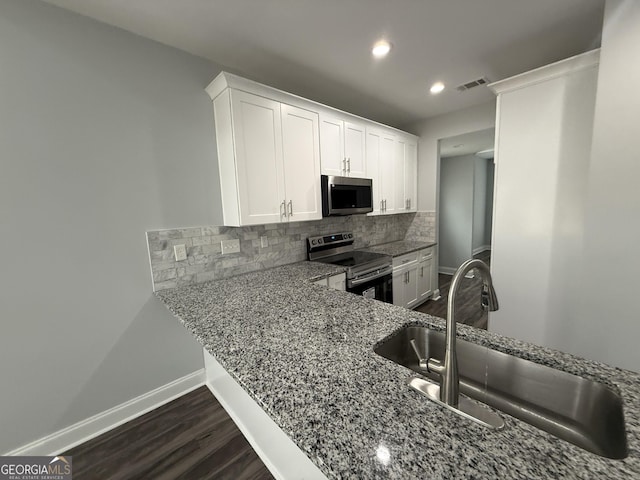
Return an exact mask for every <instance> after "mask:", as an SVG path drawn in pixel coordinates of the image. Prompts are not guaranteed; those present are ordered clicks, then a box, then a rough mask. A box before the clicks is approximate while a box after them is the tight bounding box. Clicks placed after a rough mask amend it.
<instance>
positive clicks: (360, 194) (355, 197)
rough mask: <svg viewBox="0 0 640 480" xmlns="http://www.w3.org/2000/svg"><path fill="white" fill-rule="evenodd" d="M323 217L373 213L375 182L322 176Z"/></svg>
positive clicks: (364, 179) (368, 179)
mask: <svg viewBox="0 0 640 480" xmlns="http://www.w3.org/2000/svg"><path fill="white" fill-rule="evenodd" d="M320 183H321V188H322V216H323V217H330V216H333V215H353V214H355V213H369V212H373V182H372V180H371V179H370V178H353V177H335V176H330V175H322V176H321V180H320Z"/></svg>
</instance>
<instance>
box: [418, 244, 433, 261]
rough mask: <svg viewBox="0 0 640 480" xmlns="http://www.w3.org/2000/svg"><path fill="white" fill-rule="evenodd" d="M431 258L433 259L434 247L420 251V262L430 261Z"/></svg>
mask: <svg viewBox="0 0 640 480" xmlns="http://www.w3.org/2000/svg"><path fill="white" fill-rule="evenodd" d="M429 258H433V247H429V248H425V249H424V250H420V259H419V261H420V262H421V261H422V260H428V259H429Z"/></svg>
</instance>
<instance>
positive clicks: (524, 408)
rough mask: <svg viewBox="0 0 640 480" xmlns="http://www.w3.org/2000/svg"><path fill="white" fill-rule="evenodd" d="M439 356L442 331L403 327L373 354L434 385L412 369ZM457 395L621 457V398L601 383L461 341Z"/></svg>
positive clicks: (430, 375)
mask: <svg viewBox="0 0 640 480" xmlns="http://www.w3.org/2000/svg"><path fill="white" fill-rule="evenodd" d="M412 339H415V342H416V344H417V347H418V350H419V351H420V353H421V354H422V357H424V358H429V357H435V358H437V359H440V360H441V359H443V358H444V344H445V337H444V333H441V332H438V331H435V330H430V329H428V328H426V327H419V326H407V327H405V328H403V329H402V330H400V331H398V332H396V333H394V334H393V335H391V336H389V337H387V338H386V339H384V340H383V342H381V343H380V344H379V345H378V346H377V347H376V348H375V352H376V353H377V354H378V355H381V356H383V357H385V358H387V359H389V360H391V361H393V362H395V363H397V364H399V365H403V366H405V367H407V368H409V369H411V370H413V371H415V372H418V373H420V374H421V375H423V376H425V377H427V378H430V379H431V380H433V381H435V382H439V380H440V379H439V377H438V375H436V374H433V373H430V372H427V371H425V370H424V369H422V368H420V366H419V365H418V358H417V356H416V353H415V351H414V350H413V348H412V347H411V344H410V341H411V340H412ZM457 350H458V369H459V373H460V392H461V393H462V394H464V395H467V396H468V397H471V398H473V399H475V400H477V401H480V402H482V403H485V404H487V405H489V406H491V407H494V408H496V409H498V410H501V411H502V412H505V413H507V414H509V415H511V416H513V417H516V418H519V419H520V420H523V421H525V422H527V423H529V424H531V425H533V426H535V427H538V428H540V429H542V430H544V431H545V432H548V433H551V434H552V435H555V436H556V437H558V438H561V439H563V440H566V441H567V442H571V443H573V444H574V445H577V446H579V447H581V448H584V449H585V450H588V451H589V452H592V453H595V454H597V455H601V456H603V457H607V458H614V459H621V458H625V457H626V456H627V439H626V433H625V426H624V425H625V424H624V415H623V412H622V399H621V398H620V396H619V395H617V394H616V393H615V392H614V391H613V390H611V389H610V388H608V387H606V386H605V385H603V384H601V383H598V382H594V381H591V380H587V379H584V378H582V377H579V376H577V375H572V374H570V373H566V372H562V371H560V370H556V369H553V368H550V367H546V366H544V365H539V364H537V363H534V362H531V361H528V360H524V359H521V358H518V357H514V356H512V355H508V354H505V353H502V352H498V351H496V350H492V349H490V348H487V347H482V346H480V345H476V344H474V343H470V342H466V341H464V340H459V339H458V340H457Z"/></svg>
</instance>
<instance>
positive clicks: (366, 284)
mask: <svg viewBox="0 0 640 480" xmlns="http://www.w3.org/2000/svg"><path fill="white" fill-rule="evenodd" d="M391 270H392V269H391V267H389V269H388V273H387V272H386V271H385V272H382V274H381V275H379V276H374V277H375V278H365V279H355V280H348V281H347V292H351V293H355V294H356V295H362V296H363V297H367V298H375V299H376V300H380V301H381V302H386V303H393V276H392V275H391Z"/></svg>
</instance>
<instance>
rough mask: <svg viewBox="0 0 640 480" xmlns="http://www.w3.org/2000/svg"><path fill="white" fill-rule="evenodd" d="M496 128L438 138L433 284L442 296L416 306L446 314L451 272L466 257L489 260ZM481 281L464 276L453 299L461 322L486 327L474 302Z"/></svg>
mask: <svg viewBox="0 0 640 480" xmlns="http://www.w3.org/2000/svg"><path fill="white" fill-rule="evenodd" d="M494 138H495V129H494V128H489V129H486V130H480V131H477V132H471V133H466V134H463V135H457V136H454V137H449V138H443V139H440V140H439V152H440V154H439V159H438V163H439V168H438V171H439V184H438V203H437V225H438V226H437V235H438V238H437V242H438V251H439V255H438V256H439V262H438V263H439V267H438V285H439V288H440V294H441V298H440V299H439V300H433V301H431V302H427V303H426V304H424V308H418V310H420V311H424V312H425V313H430V314H432V315H437V316H440V317H446V316H447V297H448V293H449V286H450V284H451V280H452V278H453V274H454V273H455V272H456V270H457V269H458V267H459V266H460V265H461V264H462V263H463V262H465V261H466V260H468V259H470V258H480V259H481V260H483V261H484V262H485V263H487V264H488V265H490V262H491V226H492V221H493V185H494V171H495V169H494V162H493V146H494ZM480 284H481V281H480V280H479V279H473V278H469V279H468V280H464V281H463V284H462V285H461V292H460V293H459V295H458V296H459V297H460V298H458V299H457V305H458V307H457V309H458V312H459V314H460V316H459V318H458V319H457V320H458V321H460V322H461V323H465V324H468V325H473V326H475V327H478V328H484V329H487V314H486V312H482V311H481V310H480V308H479V306H478V298H479V294H478V292H479V291H480V288H481V286H480Z"/></svg>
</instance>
